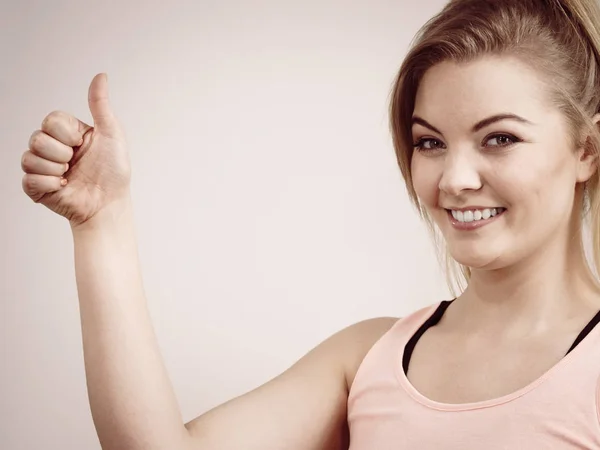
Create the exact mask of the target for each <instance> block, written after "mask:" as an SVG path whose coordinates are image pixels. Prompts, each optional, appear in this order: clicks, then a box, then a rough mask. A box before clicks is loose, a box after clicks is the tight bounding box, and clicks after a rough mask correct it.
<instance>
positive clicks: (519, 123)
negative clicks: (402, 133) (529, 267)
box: [411, 57, 593, 269]
mask: <svg viewBox="0 0 600 450" xmlns="http://www.w3.org/2000/svg"><path fill="white" fill-rule="evenodd" d="M569 131H570V130H569V127H568V125H567V122H566V119H565V118H564V116H563V115H562V114H561V112H560V111H559V110H558V109H557V108H556V107H555V106H553V104H552V103H551V101H550V96H549V93H548V88H547V86H546V85H545V84H544V83H543V82H542V80H541V78H540V76H539V75H538V74H537V73H536V72H535V71H533V70H531V69H529V68H528V67H527V66H526V65H524V64H522V63H520V62H519V61H518V60H516V59H513V58H508V57H486V58H482V59H479V60H476V61H474V62H470V63H460V64H458V63H454V62H443V63H440V64H438V65H436V66H434V67H433V68H431V69H430V70H428V71H427V73H426V74H425V76H424V77H423V79H422V81H421V84H420V86H419V90H418V92H417V96H416V102H415V109H414V114H413V126H412V137H413V142H414V143H415V149H414V154H413V157H412V161H411V171H412V179H413V186H414V189H415V192H416V194H417V196H418V197H419V199H420V202H421V203H422V204H423V206H424V207H425V208H426V210H427V211H428V213H429V214H430V216H431V217H432V219H433V220H434V222H435V223H436V224H437V226H438V227H439V228H440V230H441V232H442V234H443V235H444V238H445V240H446V243H447V245H448V248H449V251H450V253H451V255H452V256H453V258H454V259H456V260H457V261H458V262H459V263H461V264H463V265H466V266H469V267H471V268H474V269H476V268H485V269H497V268H502V267H507V266H509V265H511V264H514V263H516V262H518V261H519V260H522V259H523V258H526V257H527V256H529V255H531V254H533V253H534V252H536V251H537V252H539V251H540V250H541V249H543V248H544V246H548V245H551V243H552V242H556V240H557V239H561V238H563V237H565V236H567V234H566V233H567V232H569V225H570V221H571V219H572V218H573V217H576V216H575V215H579V214H580V212H579V208H580V205H579V204H577V202H575V193H576V185H577V183H578V182H581V181H585V180H587V179H588V178H589V177H590V176H591V174H592V171H593V167H592V163H590V162H589V161H588V159H589V158H582V152H581V151H576V150H575V148H574V146H573V144H572V139H571V137H570V136H571V135H570V133H569ZM452 210H454V211H452ZM572 241H573V243H576V244H577V242H578V241H576V240H572ZM565 243H566V241H565Z"/></svg>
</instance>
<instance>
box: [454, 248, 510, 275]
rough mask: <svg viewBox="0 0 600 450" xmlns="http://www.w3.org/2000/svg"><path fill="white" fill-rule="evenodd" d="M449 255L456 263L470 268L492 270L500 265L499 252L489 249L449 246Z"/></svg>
mask: <svg viewBox="0 0 600 450" xmlns="http://www.w3.org/2000/svg"><path fill="white" fill-rule="evenodd" d="M450 255H451V256H452V258H454V260H455V261H456V262H457V263H459V264H462V265H463V266H467V267H469V268H470V269H486V270H493V269H499V268H501V267H502V263H501V258H500V255H499V253H498V252H495V251H491V250H489V249H483V250H482V249H474V248H472V249H457V248H450Z"/></svg>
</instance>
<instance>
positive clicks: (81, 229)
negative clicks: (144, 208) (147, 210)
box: [71, 192, 133, 235]
mask: <svg viewBox="0 0 600 450" xmlns="http://www.w3.org/2000/svg"><path fill="white" fill-rule="evenodd" d="M132 220H133V204H132V201H131V196H130V194H129V192H128V193H126V194H124V195H123V196H122V197H119V198H116V199H114V200H112V201H111V202H110V203H108V204H106V206H104V207H103V208H101V209H100V210H98V212H96V214H94V215H93V216H92V217H90V218H89V219H88V220H86V221H85V222H82V223H71V231H72V232H73V235H77V234H82V233H88V232H93V231H103V230H110V229H114V228H118V227H121V226H124V225H125V226H126V225H127V224H129V223H131V222H132Z"/></svg>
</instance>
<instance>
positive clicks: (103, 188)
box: [21, 74, 131, 226]
mask: <svg viewBox="0 0 600 450" xmlns="http://www.w3.org/2000/svg"><path fill="white" fill-rule="evenodd" d="M88 102H89V108H90V112H91V114H92V118H93V120H94V125H93V126H90V125H87V124H86V123H84V122H82V121H80V120H79V119H77V118H76V117H73V116H71V115H69V114H67V113H64V112H61V111H56V112H53V113H50V114H49V115H48V116H46V118H45V119H44V120H43V122H42V127H41V129H40V130H37V131H35V132H34V133H33V134H32V136H31V138H30V140H29V149H28V150H27V151H26V152H25V153H24V154H23V157H22V160H21V167H22V169H23V171H24V172H25V175H24V177H23V183H22V184H23V190H24V191H25V193H26V194H27V195H28V196H29V197H30V198H31V199H32V200H33V201H34V202H36V203H41V204H42V205H44V206H46V207H47V208H49V209H50V210H52V211H54V212H55V213H57V214H59V215H61V216H64V217H66V218H67V219H68V220H69V222H70V223H71V225H72V226H76V225H80V224H83V223H85V222H87V221H88V220H90V219H91V218H92V217H94V216H95V215H96V214H97V213H98V212H99V211H101V210H102V209H103V208H105V207H106V206H107V205H109V204H110V203H112V202H114V201H116V200H119V199H121V198H124V197H126V196H127V195H128V191H129V181H130V172H131V167H130V163H129V155H128V151H127V144H126V142H125V137H124V134H123V131H122V129H121V126H120V124H119V122H118V120H117V119H116V117H115V116H114V114H113V112H112V110H111V107H110V103H109V99H108V81H107V77H106V75H105V74H98V75H96V76H95V77H94V79H93V80H92V82H91V84H90V88H89V93H88Z"/></svg>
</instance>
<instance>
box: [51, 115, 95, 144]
mask: <svg viewBox="0 0 600 450" xmlns="http://www.w3.org/2000/svg"><path fill="white" fill-rule="evenodd" d="M90 128H92V127H91V126H89V125H88V124H86V123H85V122H82V121H81V120H79V119H77V118H76V117H73V116H72V115H71V114H67V113H66V112H63V111H53V112H51V113H50V114H48V115H47V116H46V117H45V118H44V120H43V121H42V131H43V132H44V133H46V134H47V135H49V136H52V137H53V138H54V139H56V140H57V141H59V142H61V143H63V144H65V145H68V146H69V147H77V146H79V145H81V144H82V140H83V135H84V134H85V133H86V132H87V131H88V130H89V129H90Z"/></svg>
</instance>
